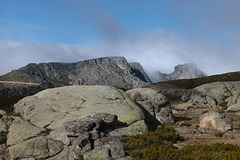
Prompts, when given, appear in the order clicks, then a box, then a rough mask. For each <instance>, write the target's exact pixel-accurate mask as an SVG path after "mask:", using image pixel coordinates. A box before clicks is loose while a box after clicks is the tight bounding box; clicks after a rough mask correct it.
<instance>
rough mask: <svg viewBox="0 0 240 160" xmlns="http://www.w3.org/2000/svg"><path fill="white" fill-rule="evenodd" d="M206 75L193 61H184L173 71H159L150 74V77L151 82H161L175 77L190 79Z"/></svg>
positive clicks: (175, 78)
mask: <svg viewBox="0 0 240 160" xmlns="http://www.w3.org/2000/svg"><path fill="white" fill-rule="evenodd" d="M205 76H207V75H206V74H205V73H203V72H202V71H201V70H200V69H198V67H197V66H196V65H194V64H193V63H186V64H180V65H177V66H176V67H175V68H174V71H173V73H171V74H164V73H161V72H159V71H157V72H155V73H153V74H152V76H151V79H152V81H153V82H163V81H170V80H177V79H192V78H200V77H205Z"/></svg>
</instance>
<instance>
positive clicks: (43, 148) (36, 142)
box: [8, 137, 63, 159]
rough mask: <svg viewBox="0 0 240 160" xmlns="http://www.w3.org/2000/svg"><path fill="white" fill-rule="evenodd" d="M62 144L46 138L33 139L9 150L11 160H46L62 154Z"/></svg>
mask: <svg viewBox="0 0 240 160" xmlns="http://www.w3.org/2000/svg"><path fill="white" fill-rule="evenodd" d="M62 147H63V144H62V142H60V141H55V140H53V139H47V138H45V137H36V138H31V139H29V140H27V141H24V142H22V143H18V144H16V145H13V146H11V147H9V148H8V150H9V155H10V158H11V159H19V158H36V159H44V158H48V157H51V156H54V155H56V154H58V153H59V152H61V150H62Z"/></svg>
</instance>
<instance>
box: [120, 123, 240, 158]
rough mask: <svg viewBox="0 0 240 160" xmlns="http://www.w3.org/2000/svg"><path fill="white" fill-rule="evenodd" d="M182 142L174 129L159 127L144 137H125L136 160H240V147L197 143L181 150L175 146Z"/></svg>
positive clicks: (124, 139) (128, 150) (127, 146)
mask: <svg viewBox="0 0 240 160" xmlns="http://www.w3.org/2000/svg"><path fill="white" fill-rule="evenodd" d="M178 140H182V138H181V137H180V136H179V134H177V133H176V131H175V130H174V128H172V127H159V128H158V129H157V131H155V132H146V133H143V134H142V135H135V136H123V137H122V139H121V141H122V142H125V144H126V146H125V149H126V151H127V152H129V154H130V156H131V158H132V159H134V160H140V159H144V160H162V159H171V160H181V159H182V160H193V159H199V160H200V159H204V160H205V159H206V160H215V159H231V160H238V159H240V147H239V146H237V145H232V144H224V143H216V144H211V145H208V144H204V143H195V144H192V145H186V146H184V147H182V148H181V149H177V148H175V147H174V146H173V143H175V142H176V141H178Z"/></svg>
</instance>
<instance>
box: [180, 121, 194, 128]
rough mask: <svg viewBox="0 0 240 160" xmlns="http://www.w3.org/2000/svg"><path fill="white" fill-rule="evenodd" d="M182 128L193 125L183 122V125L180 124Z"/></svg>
mask: <svg viewBox="0 0 240 160" xmlns="http://www.w3.org/2000/svg"><path fill="white" fill-rule="evenodd" d="M180 126H181V127H183V126H186V127H191V126H192V124H191V123H189V122H183V123H181V124H180Z"/></svg>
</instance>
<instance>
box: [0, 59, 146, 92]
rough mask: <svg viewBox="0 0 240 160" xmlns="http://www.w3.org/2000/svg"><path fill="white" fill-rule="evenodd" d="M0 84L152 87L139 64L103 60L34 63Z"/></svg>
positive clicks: (6, 76) (3, 77)
mask: <svg viewBox="0 0 240 160" xmlns="http://www.w3.org/2000/svg"><path fill="white" fill-rule="evenodd" d="M0 81H17V82H28V83H29V82H31V83H41V84H43V83H50V84H53V85H54V86H64V85H109V86H115V87H119V88H123V89H129V88H136V87H143V86H146V85H148V84H151V81H150V79H149V78H148V76H147V75H146V74H145V72H144V70H143V69H142V66H141V65H140V64H139V63H132V64H129V63H128V62H127V60H126V59H125V58H124V57H103V58H96V59H90V60H85V61H80V62H76V63H40V64H35V63H31V64H28V65H27V66H25V67H23V68H20V69H18V70H14V71H12V72H10V73H8V74H6V75H3V76H0Z"/></svg>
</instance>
